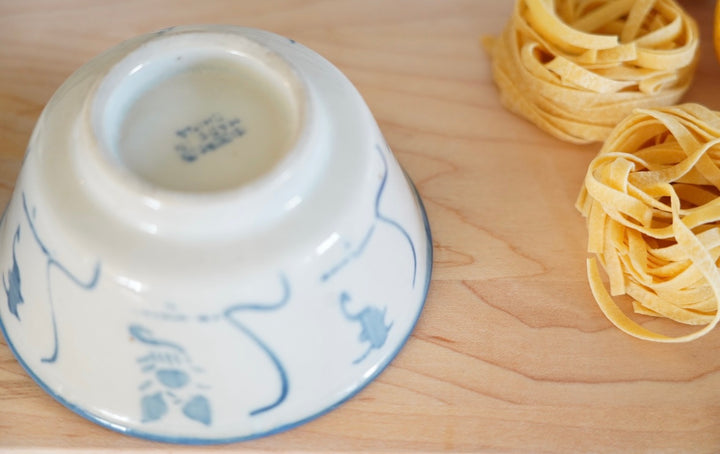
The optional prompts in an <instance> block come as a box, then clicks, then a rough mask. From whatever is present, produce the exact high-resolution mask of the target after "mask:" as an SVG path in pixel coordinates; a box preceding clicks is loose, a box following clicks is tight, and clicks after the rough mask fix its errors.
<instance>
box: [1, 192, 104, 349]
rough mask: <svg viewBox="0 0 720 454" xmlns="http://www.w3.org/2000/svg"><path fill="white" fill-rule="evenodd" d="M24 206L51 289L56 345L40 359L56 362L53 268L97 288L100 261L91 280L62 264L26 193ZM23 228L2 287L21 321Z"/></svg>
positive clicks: (80, 284)
mask: <svg viewBox="0 0 720 454" xmlns="http://www.w3.org/2000/svg"><path fill="white" fill-rule="evenodd" d="M22 208H23V214H24V215H25V220H26V221H27V224H28V227H29V229H30V233H31V236H30V238H32V239H33V240H34V243H35V245H36V246H37V247H38V248H39V249H40V251H41V252H42V254H43V255H44V256H45V258H46V259H47V264H46V268H45V280H46V284H47V289H48V295H47V301H48V306H49V310H50V320H51V325H52V330H53V333H52V337H53V348H52V351H51V352H50V354H48V355H46V356H45V357H43V358H41V361H42V362H45V363H54V362H55V361H57V359H58V355H59V351H60V345H59V342H58V326H57V321H56V318H55V305H54V302H53V298H54V295H53V290H52V272H53V271H54V270H56V271H59V272H60V273H61V275H62V276H64V277H65V278H67V279H69V280H70V281H71V282H73V283H74V284H75V285H77V286H78V287H80V288H82V289H84V290H88V291H89V290H93V289H94V288H95V286H96V285H97V283H98V280H99V279H100V263H99V262H98V263H97V264H96V265H95V266H94V267H93V271H92V273H91V275H90V277H89V278H88V279H81V278H79V277H77V275H75V274H74V273H72V272H71V271H70V270H69V269H68V268H67V267H66V266H65V265H64V264H63V262H62V261H61V260H60V259H59V258H57V257H56V256H55V253H53V252H52V251H51V249H50V248H49V247H48V246H47V245H46V244H45V242H44V241H43V240H42V239H41V237H40V234H39V233H38V231H37V229H36V227H35V213H34V210H33V212H32V213H31V210H30V208H29V206H28V203H27V199H26V197H25V194H24V193H23V194H22ZM21 228H22V224H21V223H20V222H19V223H18V226H17V228H16V229H15V234H14V236H13V248H12V251H13V254H12V261H13V263H12V268H11V269H10V270H8V271H7V273H6V274H3V286H4V288H5V295H6V297H7V304H8V309H9V311H10V313H12V314H13V315H14V316H15V317H16V318H17V319H18V320H20V318H21V317H20V310H19V307H18V306H19V305H20V304H25V299H24V298H23V296H22V280H21V273H22V270H21V266H20V263H19V261H18V258H17V255H16V253H15V250H16V246H17V245H18V244H20V241H21Z"/></svg>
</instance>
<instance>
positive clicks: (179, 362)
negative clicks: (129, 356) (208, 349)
mask: <svg viewBox="0 0 720 454" xmlns="http://www.w3.org/2000/svg"><path fill="white" fill-rule="evenodd" d="M129 331H130V335H131V336H132V338H133V339H135V340H137V341H139V342H141V343H143V344H144V345H147V346H148V347H149V348H150V351H149V352H148V353H147V354H146V355H144V356H142V357H140V358H138V360H137V362H138V364H139V365H140V366H141V371H142V373H143V374H145V375H146V376H147V378H146V379H145V381H143V383H142V384H141V385H140V390H141V391H142V392H143V393H144V394H143V396H142V397H141V399H140V411H141V413H142V421H143V422H152V421H158V420H160V419H162V418H163V417H164V416H165V415H166V414H167V413H168V411H169V410H170V408H171V405H174V406H180V407H181V411H182V413H183V414H184V415H185V416H186V417H187V418H189V419H192V420H194V421H198V422H200V423H202V424H205V425H206V426H209V425H210V424H211V423H212V411H211V407H210V402H209V401H208V399H207V398H206V397H205V396H203V395H202V394H200V393H199V392H198V390H203V389H207V386H206V385H204V384H203V383H202V382H200V381H197V380H194V379H193V378H194V377H195V376H197V375H200V374H202V373H203V370H202V369H201V368H199V367H197V366H195V364H194V363H193V361H192V360H191V358H190V356H189V355H188V354H187V352H186V351H185V349H184V348H183V347H182V346H180V345H179V344H177V343H175V342H171V341H168V340H163V339H159V338H157V337H155V336H154V335H153V333H152V331H150V330H149V329H148V328H146V327H144V326H142V325H139V324H136V325H131V326H130V328H129Z"/></svg>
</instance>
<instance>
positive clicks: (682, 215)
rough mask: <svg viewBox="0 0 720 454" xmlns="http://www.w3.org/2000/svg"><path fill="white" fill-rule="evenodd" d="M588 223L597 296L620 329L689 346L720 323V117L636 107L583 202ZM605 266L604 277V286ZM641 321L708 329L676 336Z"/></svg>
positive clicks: (605, 150)
mask: <svg viewBox="0 0 720 454" xmlns="http://www.w3.org/2000/svg"><path fill="white" fill-rule="evenodd" d="M576 207H577V209H578V210H579V211H580V212H581V213H582V214H583V216H585V217H586V218H587V226H588V251H589V252H590V253H592V254H594V255H595V257H593V258H590V259H589V260H588V263H587V273H588V280H589V282H590V288H591V290H592V293H593V296H594V297H595V300H596V301H597V303H598V305H599V306H600V309H601V310H602V311H603V313H604V314H605V315H606V316H607V318H608V319H609V320H610V321H611V322H612V323H613V324H615V325H616V326H617V327H618V328H620V329H621V330H623V331H625V332H626V333H628V334H631V335H633V336H635V337H638V338H641V339H647V340H652V341H658V342H686V341H690V340H693V339H697V338H698V337H700V336H702V335H704V334H707V333H708V332H709V331H711V330H712V329H713V328H714V327H715V326H716V325H717V323H718V321H719V320H720V311H718V304H719V302H720V271H719V270H718V263H719V262H720V112H715V111H712V110H709V109H707V108H706V107H703V106H701V105H699V104H683V105H679V106H673V107H661V108H655V109H637V110H635V111H634V112H633V113H632V114H631V115H629V116H628V117H627V118H626V119H624V120H623V121H622V122H621V123H620V124H618V125H617V127H616V128H614V129H613V130H612V132H611V134H610V136H609V137H608V138H607V140H606V141H605V143H604V145H603V147H602V149H601V150H600V152H599V153H598V155H597V156H596V157H595V158H594V159H593V160H592V162H591V163H590V165H589V167H588V171H587V173H586V175H585V181H584V184H583V188H582V190H581V191H580V195H579V197H578V200H577V203H576ZM598 263H599V264H600V266H602V268H603V269H604V270H605V272H606V274H607V279H608V284H609V290H608V288H607V287H608V286H606V285H605V283H604V281H603V279H602V277H601V274H600V270H599V267H598ZM619 295H627V296H629V297H630V298H631V299H632V306H633V309H634V311H635V312H636V313H639V314H645V315H652V316H656V317H665V318H669V319H671V320H674V321H676V322H680V323H684V324H688V325H704V326H703V327H702V328H700V329H699V330H697V331H695V332H692V333H690V334H686V335H682V336H678V337H672V336H666V335H664V334H660V333H656V332H653V331H651V330H649V329H647V328H645V327H643V326H642V325H641V324H639V323H637V322H636V321H634V320H633V319H632V318H631V317H629V316H628V315H627V314H626V313H625V312H623V310H621V309H620V307H619V306H618V304H617V303H616V301H615V297H617V296H619Z"/></svg>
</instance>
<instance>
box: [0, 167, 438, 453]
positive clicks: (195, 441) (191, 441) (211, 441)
mask: <svg viewBox="0 0 720 454" xmlns="http://www.w3.org/2000/svg"><path fill="white" fill-rule="evenodd" d="M403 173H404V175H405V179H406V180H407V181H408V183H409V185H410V188H411V189H412V191H413V194H414V196H415V200H416V202H417V205H418V208H419V209H420V214H421V216H422V219H423V224H424V227H425V234H426V236H427V257H428V266H427V272H426V273H425V288H424V290H423V296H422V299H421V301H420V307H419V309H418V311H417V315H416V316H415V320H413V322H412V324H411V326H410V330H408V333H407V334H406V335H405V338H404V339H402V340H401V341H400V343H399V344H398V346H397V348H396V349H395V351H393V353H392V354H391V355H390V356H389V357H388V359H387V360H386V361H385V362H384V363H381V364H380V365H379V366H378V367H377V368H376V370H375V371H374V372H373V373H372V374H371V375H369V376H368V377H366V378H365V379H364V380H363V381H362V382H361V383H360V384H359V385H358V386H357V387H356V388H355V389H353V390H351V391H350V392H349V393H348V394H347V395H345V396H343V397H342V398H341V399H340V400H338V401H337V402H335V403H334V404H332V405H329V406H328V407H326V408H324V409H322V410H320V411H318V412H316V413H314V414H312V415H309V416H306V417H304V418H302V419H300V420H297V421H293V422H291V423H287V424H281V425H278V426H277V427H274V428H272V429H270V430H267V431H264V432H257V433H252V434H249V435H242V436H238V437H226V438H194V437H171V436H165V435H156V434H153V433H152V432H145V431H142V430H134V429H130V428H126V427H123V426H121V425H118V424H115V423H112V422H110V421H107V420H105V419H103V418H101V417H99V416H96V415H94V414H92V413H90V412H88V411H86V410H85V409H83V408H81V407H80V406H78V405H75V404H73V403H72V402H69V401H67V400H66V399H65V398H63V397H62V396H60V395H59V394H57V393H55V392H54V391H53V390H52V389H50V388H49V387H48V386H47V385H46V384H45V382H43V381H42V380H41V379H40V377H38V376H37V375H35V373H34V372H33V371H32V369H30V367H29V366H28V365H27V364H26V363H25V361H23V359H22V358H21V356H20V355H19V354H18V352H17V350H16V349H15V346H14V345H13V343H12V342H11V341H10V337H9V336H8V334H7V331H6V330H5V325H4V324H3V321H2V317H0V331H2V333H3V337H4V338H5V342H6V343H7V345H8V347H9V348H10V351H11V352H12V354H13V356H15V358H16V359H17V361H18V363H20V365H21V366H22V368H23V369H24V370H25V372H26V373H27V374H28V375H29V376H30V378H32V379H33V380H34V381H35V383H37V384H38V385H39V386H40V388H41V389H42V390H43V391H45V392H46V393H47V394H49V395H50V396H51V397H52V398H53V399H55V400H56V401H58V402H59V403H60V404H62V405H63V406H64V407H66V408H67V409H69V410H71V411H72V412H74V413H76V414H77V415H79V416H81V417H83V418H85V419H87V420H89V421H91V422H93V423H95V424H97V425H99V426H101V427H104V428H106V429H110V430H112V431H114V432H118V433H121V434H123V435H129V436H132V437H136V438H139V439H144V440H148V441H154V442H159V443H172V444H177V445H222V444H231V443H237V442H242V441H249V440H254V439H258V438H263V437H268V436H271V435H275V434H279V433H281V432H286V431H289V430H291V429H294V428H296V427H299V426H302V425H304V424H306V423H308V422H310V421H313V420H315V419H318V418H320V417H321V416H324V415H326V414H328V413H330V412H332V411H333V410H335V409H336V408H338V407H339V406H341V405H342V404H344V403H345V402H347V401H349V400H350V399H352V398H353V397H355V396H356V395H357V394H358V393H359V392H360V391H362V390H363V389H364V388H365V387H366V386H367V385H369V384H370V383H371V382H373V381H374V380H375V379H376V378H377V377H378V376H379V375H380V374H381V373H382V372H383V371H384V370H385V369H386V368H387V367H388V366H389V365H390V363H391V362H392V361H393V360H394V359H395V357H397V355H398V354H399V353H400V351H401V350H402V349H403V348H404V346H405V344H406V343H407V341H408V339H409V338H410V336H411V335H412V333H413V331H415V327H416V325H417V323H418V321H419V320H420V315H421V314H422V312H423V309H424V307H425V303H426V301H427V296H428V292H429V290H430V282H431V276H432V270H433V242H432V232H431V230H430V222H429V220H428V216H427V212H426V210H425V205H424V204H423V201H422V198H421V197H420V194H419V193H418V190H417V188H416V187H415V184H414V183H413V182H412V180H411V179H410V177H409V176H408V175H407V173H405V172H403ZM5 209H6V210H7V207H6V208H5ZM4 217H5V213H4V212H3V214H2V218H0V222H2V221H3V220H4Z"/></svg>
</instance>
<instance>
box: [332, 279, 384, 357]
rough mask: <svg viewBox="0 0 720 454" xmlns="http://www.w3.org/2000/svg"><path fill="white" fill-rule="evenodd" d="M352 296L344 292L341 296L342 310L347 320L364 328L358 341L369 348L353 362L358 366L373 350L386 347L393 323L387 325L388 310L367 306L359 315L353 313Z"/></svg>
mask: <svg viewBox="0 0 720 454" xmlns="http://www.w3.org/2000/svg"><path fill="white" fill-rule="evenodd" d="M350 301H351V298H350V295H349V294H348V293H346V292H343V293H342V294H341V295H340V309H341V310H342V313H343V315H344V316H345V318H347V319H348V320H350V321H351V322H357V323H359V324H360V326H361V327H362V330H361V331H360V336H359V337H358V340H359V341H360V342H362V343H367V344H368V347H367V350H366V351H365V353H363V354H362V355H360V356H359V357H358V358H356V359H355V360H354V361H353V364H357V363H359V362H361V361H362V360H364V359H365V358H367V356H368V355H369V354H370V352H372V351H373V350H379V349H380V348H382V346H383V345H385V341H386V340H387V337H388V333H389V332H390V328H392V326H393V324H392V322H391V323H390V324H389V325H386V324H385V315H386V312H387V308H384V309H378V308H377V307H373V306H367V307H365V308H364V309H363V310H361V311H360V312H358V313H352V312H350V310H349V309H348V307H347V306H348V304H350Z"/></svg>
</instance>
